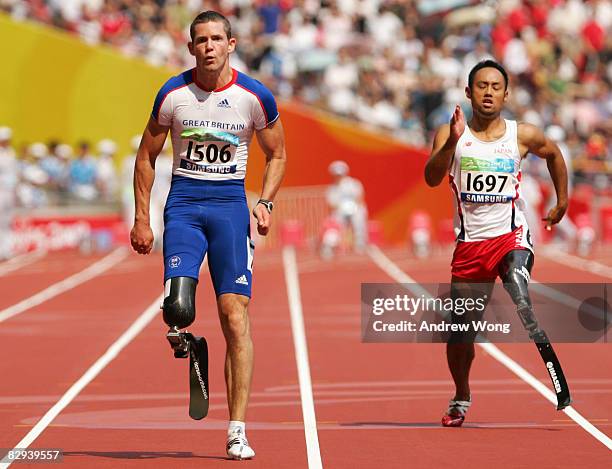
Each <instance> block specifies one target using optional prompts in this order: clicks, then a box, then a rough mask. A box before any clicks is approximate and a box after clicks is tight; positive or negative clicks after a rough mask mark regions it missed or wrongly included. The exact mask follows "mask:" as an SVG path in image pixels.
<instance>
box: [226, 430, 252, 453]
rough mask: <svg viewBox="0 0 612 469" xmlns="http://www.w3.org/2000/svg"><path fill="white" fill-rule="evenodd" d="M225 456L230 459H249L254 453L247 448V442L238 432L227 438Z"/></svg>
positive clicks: (242, 434)
mask: <svg viewBox="0 0 612 469" xmlns="http://www.w3.org/2000/svg"><path fill="white" fill-rule="evenodd" d="M226 449H227V455H228V456H229V457H230V458H232V459H238V460H240V459H251V458H252V457H254V456H255V451H253V448H251V447H250V446H249V441H248V440H247V439H246V437H245V436H244V433H242V432H241V431H240V430H238V431H236V432H233V433H231V434H229V435H228V436H227V446H226Z"/></svg>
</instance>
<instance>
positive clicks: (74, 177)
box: [70, 141, 98, 202]
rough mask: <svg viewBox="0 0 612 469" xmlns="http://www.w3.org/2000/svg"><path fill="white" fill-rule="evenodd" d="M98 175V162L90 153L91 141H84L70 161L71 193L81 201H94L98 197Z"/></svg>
mask: <svg viewBox="0 0 612 469" xmlns="http://www.w3.org/2000/svg"><path fill="white" fill-rule="evenodd" d="M96 177H97V175H96V162H95V160H94V159H93V157H92V156H91V154H90V153H89V143H87V142H85V141H83V142H81V143H79V146H78V152H77V155H76V158H75V159H74V160H72V162H71V163H70V193H71V194H72V195H73V196H74V197H76V198H77V199H79V200H81V201H85V202H92V201H93V200H95V199H96V197H98V190H97V188H96Z"/></svg>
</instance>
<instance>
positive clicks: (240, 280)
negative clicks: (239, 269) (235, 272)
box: [236, 275, 249, 285]
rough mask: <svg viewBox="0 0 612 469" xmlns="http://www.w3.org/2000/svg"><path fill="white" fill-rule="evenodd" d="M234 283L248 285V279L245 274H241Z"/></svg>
mask: <svg viewBox="0 0 612 469" xmlns="http://www.w3.org/2000/svg"><path fill="white" fill-rule="evenodd" d="M236 283H239V284H240V285H248V284H249V281H248V280H247V278H246V275H241V276H240V277H238V278H237V279H236Z"/></svg>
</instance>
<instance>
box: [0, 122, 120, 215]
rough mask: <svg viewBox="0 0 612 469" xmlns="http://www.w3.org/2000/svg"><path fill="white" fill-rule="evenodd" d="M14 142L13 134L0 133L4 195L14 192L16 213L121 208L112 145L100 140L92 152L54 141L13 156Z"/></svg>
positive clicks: (87, 146)
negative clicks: (100, 206) (84, 206)
mask: <svg viewBox="0 0 612 469" xmlns="http://www.w3.org/2000/svg"><path fill="white" fill-rule="evenodd" d="M11 139H12V130H11V129H10V128H9V127H0V160H1V161H2V168H1V171H0V175H1V176H2V180H3V182H4V184H3V188H2V190H3V191H12V193H13V194H14V198H15V200H14V203H15V205H17V206H18V207H23V208H28V209H31V208H42V207H47V206H50V205H54V206H55V205H67V204H74V203H77V204H78V203H79V202H83V203H92V202H96V203H109V204H110V203H114V202H117V200H118V195H119V194H118V189H119V187H118V178H117V172H116V170H115V163H114V161H113V159H114V157H115V154H116V153H117V145H116V143H115V142H114V141H112V140H110V139H104V140H101V141H100V142H98V144H97V145H96V147H95V148H94V149H92V148H91V145H90V143H89V142H86V141H82V142H80V143H79V144H78V145H77V146H76V148H73V147H71V146H70V145H68V144H66V143H60V142H58V141H54V140H52V141H49V142H48V143H46V144H45V143H42V142H34V143H30V144H25V145H23V146H22V147H21V148H19V149H18V150H15V148H14V147H13V145H12V140H11Z"/></svg>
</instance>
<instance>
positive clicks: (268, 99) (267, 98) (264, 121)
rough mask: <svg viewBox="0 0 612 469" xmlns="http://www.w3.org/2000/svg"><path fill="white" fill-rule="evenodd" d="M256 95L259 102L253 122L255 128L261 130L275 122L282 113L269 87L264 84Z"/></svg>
mask: <svg viewBox="0 0 612 469" xmlns="http://www.w3.org/2000/svg"><path fill="white" fill-rule="evenodd" d="M255 96H256V97H257V100H258V101H259V102H258V103H257V105H256V106H255V110H254V116H253V122H254V125H255V130H261V129H265V128H266V127H268V126H269V125H270V124H272V123H273V122H275V121H276V120H277V119H278V118H279V116H280V114H279V113H278V108H277V107H276V100H275V99H274V96H273V95H272V93H271V92H270V90H268V88H266V87H265V86H263V85H262V86H261V87H260V88H259V89H258V90H257V93H256V94H255Z"/></svg>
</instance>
